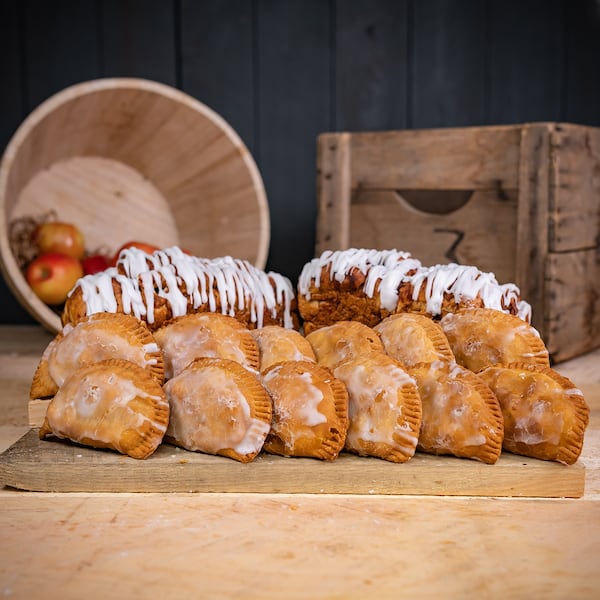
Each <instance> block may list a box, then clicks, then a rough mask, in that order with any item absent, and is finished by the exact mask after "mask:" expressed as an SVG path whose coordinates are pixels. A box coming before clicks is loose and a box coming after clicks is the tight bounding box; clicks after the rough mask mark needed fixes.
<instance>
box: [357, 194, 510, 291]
mask: <svg viewBox="0 0 600 600" xmlns="http://www.w3.org/2000/svg"><path fill="white" fill-rule="evenodd" d="M467 198H468V201H467V202H466V204H465V205H464V206H462V207H460V208H458V209H457V210H454V211H451V212H449V213H448V214H434V213H431V212H428V211H426V210H419V207H418V205H413V203H409V202H408V201H407V200H406V198H405V197H403V195H402V193H401V192H400V193H398V192H395V191H391V190H368V189H366V190H357V192H356V193H355V194H354V197H353V199H352V205H351V212H350V225H349V232H350V235H349V240H348V244H349V246H351V247H357V248H369V247H372V246H373V245H374V244H376V246H377V247H378V248H398V249H401V250H404V251H407V252H410V253H411V254H412V255H413V256H416V257H418V258H419V260H420V261H421V262H422V263H423V264H425V265H435V264H445V263H448V262H457V263H459V264H465V265H477V267H478V268H479V269H481V270H483V271H491V272H493V273H494V274H495V275H496V278H497V279H498V281H500V282H502V283H508V282H511V281H514V277H515V270H514V265H515V251H516V248H515V229H516V227H517V193H516V191H515V190H510V191H503V192H502V193H501V194H499V193H498V192H497V191H496V190H480V191H476V192H475V193H473V194H472V195H471V196H469V195H468V194H467ZM440 199H443V197H442V198H440Z"/></svg>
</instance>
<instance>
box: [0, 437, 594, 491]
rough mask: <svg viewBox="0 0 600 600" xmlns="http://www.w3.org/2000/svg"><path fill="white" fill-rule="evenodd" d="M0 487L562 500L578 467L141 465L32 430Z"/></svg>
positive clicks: (519, 460) (506, 457)
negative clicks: (45, 438)
mask: <svg viewBox="0 0 600 600" xmlns="http://www.w3.org/2000/svg"><path fill="white" fill-rule="evenodd" d="M0 483H3V484H4V485H8V486H11V487H14V488H18V489H24V490H32V491H53V492H254V493H306V494H323V493H325V494H416V495H432V496H442V495H448V496H527V497H546V498H556V497H569V498H578V497H581V496H582V495H583V492H584V484H585V468H584V466H583V465H582V464H581V463H576V464H574V465H572V466H569V467H567V466H565V465H561V464H558V463H554V462H547V461H541V460H536V459H532V458H525V457H522V456H516V455H513V454H508V453H503V454H502V456H501V457H500V459H499V460H498V462H497V463H496V464H495V465H485V464H483V463H480V462H477V461H474V460H468V459H461V458H454V457H437V456H431V455H427V454H421V453H417V454H416V455H415V456H414V457H413V458H412V459H411V460H409V461H408V462H407V463H404V464H394V463H391V462H387V461H384V460H381V459H377V458H365V457H359V456H354V455H350V454H341V455H340V456H339V457H338V459H337V460H335V461H333V462H323V461H319V460H315V459H309V458H284V457H279V456H272V455H269V454H261V455H259V456H258V457H257V458H256V459H255V460H254V461H253V462H251V463H248V464H242V463H239V462H236V461H234V460H231V459H229V458H224V457H219V456H209V455H206V454H200V453H196V452H188V451H186V450H182V449H180V448H176V447H175V446H171V445H168V444H163V445H161V446H160V447H159V448H158V450H157V451H156V452H155V453H154V454H153V455H152V456H151V457H150V458H148V459H146V460H141V461H140V460H135V459H133V458H129V457H127V456H122V455H120V454H117V453H115V452H112V451H108V450H95V449H92V448H87V447H83V446H80V445H77V444H73V443H71V442H68V441H63V440H50V441H40V440H39V438H38V431H37V429H31V430H30V431H29V432H28V433H26V434H25V435H24V436H23V437H22V438H21V439H20V440H19V441H17V442H16V443H15V444H14V445H13V446H11V447H10V448H9V449H8V450H6V451H5V452H4V453H3V454H2V455H0Z"/></svg>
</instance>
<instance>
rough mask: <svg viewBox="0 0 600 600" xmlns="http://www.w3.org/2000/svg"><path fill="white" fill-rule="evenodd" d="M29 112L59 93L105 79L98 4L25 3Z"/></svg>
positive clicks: (37, 0)
mask: <svg viewBox="0 0 600 600" xmlns="http://www.w3.org/2000/svg"><path fill="white" fill-rule="evenodd" d="M23 5H24V18H25V21H24V25H25V32H24V35H25V52H26V57H27V60H26V63H25V64H26V72H25V73H24V76H25V78H26V84H27V90H28V94H27V98H26V103H27V110H28V111H30V110H32V109H33V108H35V107H36V106H37V105H38V104H40V103H41V102H42V101H43V100H45V99H46V98H48V97H49V96H50V95H52V94H54V93H55V92H58V91H59V90H61V89H63V88H65V87H67V86H69V85H72V84H74V83H79V82H81V81H86V80H90V79H96V78H97V77H100V76H101V75H102V71H101V68H100V55H99V51H98V49H99V46H100V45H99V32H98V15H97V12H96V4H95V3H90V2H79V1H78V0H62V1H61V2H60V4H54V3H52V2H44V1H40V0H25V1H24V2H23Z"/></svg>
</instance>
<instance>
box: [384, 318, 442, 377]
mask: <svg viewBox="0 0 600 600" xmlns="http://www.w3.org/2000/svg"><path fill="white" fill-rule="evenodd" d="M374 329H375V331H376V332H377V333H378V334H379V336H380V338H381V341H382V343H383V346H384V348H385V351H386V352H387V354H389V355H390V356H391V357H393V358H395V359H396V360H399V361H400V362H401V363H402V364H403V365H405V366H406V367H413V366H414V365H416V364H418V363H430V362H433V361H436V360H443V361H446V362H454V354H452V349H451V348H450V344H449V343H448V340H447V338H446V336H445V335H444V331H443V330H442V328H441V327H440V325H439V323H435V322H434V321H433V320H432V319H431V318H430V317H427V316H425V315H418V314H414V313H399V314H396V315H391V316H389V317H387V318H385V319H384V320H383V321H381V323H379V324H378V325H376V326H375V327H374Z"/></svg>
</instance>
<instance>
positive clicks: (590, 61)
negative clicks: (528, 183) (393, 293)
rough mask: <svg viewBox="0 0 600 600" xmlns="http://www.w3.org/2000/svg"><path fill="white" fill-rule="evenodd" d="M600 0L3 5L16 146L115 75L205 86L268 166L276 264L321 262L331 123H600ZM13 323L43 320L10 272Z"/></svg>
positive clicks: (203, 92)
mask: <svg viewBox="0 0 600 600" xmlns="http://www.w3.org/2000/svg"><path fill="white" fill-rule="evenodd" d="M599 65H600V2H599V1H598V0H53V1H51V0H3V2H0V82H1V86H2V93H1V94H0V148H4V146H5V145H6V143H7V142H8V140H9V139H10V136H11V135H12V134H13V132H14V131H15V130H16V128H17V127H18V125H19V124H20V122H21V121H22V120H23V119H24V117H25V116H26V115H27V114H28V113H29V112H30V111H31V110H32V109H33V108H34V107H36V106H37V105H38V104H39V103H40V102H42V101H43V100H45V99H46V98H47V97H48V96H49V95H51V94H53V93H54V92H57V91H58V90H60V89H62V88H64V87H66V86H68V85H71V84H73V83H76V82H79V81H84V80H88V79H93V78H97V77H105V76H137V77H146V78H149V79H155V80H158V81H161V82H164V83H167V84H170V85H173V86H176V87H178V88H180V89H182V90H184V91H185V92H187V93H189V94H191V95H193V96H195V97H196V98H198V99H199V100H201V101H202V102H204V103H206V104H207V105H209V106H210V107H212V108H213V109H215V110H216V111H217V112H218V113H220V114H221V115H222V116H223V117H224V118H225V119H227V120H228V121H229V122H230V123H231V125H232V126H233V127H234V128H235V129H236V131H237V132H238V133H239V134H240V135H241V137H242V138H243V139H244V141H245V142H246V144H247V145H248V147H249V148H250V150H251V151H252V153H253V155H254V157H255V160H256V162H257V163H258V165H259V168H260V170H261V173H262V176H263V179H264V182H265V186H266V189H267V194H268V198H269V205H270V213H271V221H272V233H271V251H270V257H269V264H268V268H270V269H274V270H277V271H280V272H283V273H285V274H286V275H288V276H290V277H291V278H292V279H295V278H296V276H297V275H298V273H299V271H300V269H301V267H302V265H303V264H304V262H305V261H306V260H308V259H309V258H311V257H312V253H313V244H314V232H315V224H316V198H315V140H316V136H317V134H318V133H320V132H323V131H340V130H354V131H356V130H382V129H404V128H417V127H445V126H465V125H485V124H499V123H518V122H525V121H571V122H575V123H581V124H586V125H600V66H599ZM0 322H9V323H10V322H12V323H17V322H25V323H26V322H32V320H31V318H30V317H29V316H28V315H27V314H26V313H25V311H24V310H23V309H22V308H21V307H20V306H19V305H18V303H17V301H16V300H15V299H14V298H13V296H12V294H11V293H10V291H8V289H7V288H6V286H5V284H4V282H3V281H1V280H0Z"/></svg>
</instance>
